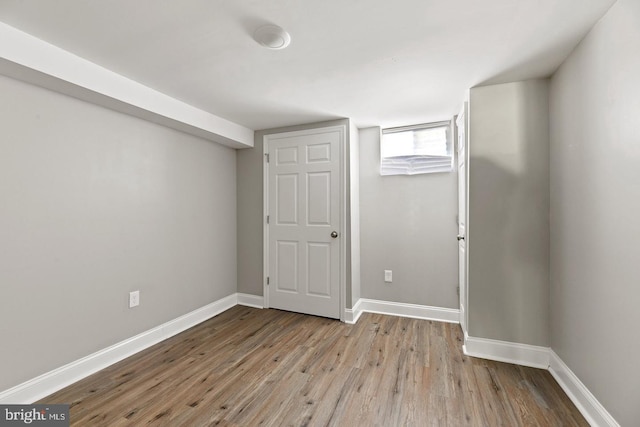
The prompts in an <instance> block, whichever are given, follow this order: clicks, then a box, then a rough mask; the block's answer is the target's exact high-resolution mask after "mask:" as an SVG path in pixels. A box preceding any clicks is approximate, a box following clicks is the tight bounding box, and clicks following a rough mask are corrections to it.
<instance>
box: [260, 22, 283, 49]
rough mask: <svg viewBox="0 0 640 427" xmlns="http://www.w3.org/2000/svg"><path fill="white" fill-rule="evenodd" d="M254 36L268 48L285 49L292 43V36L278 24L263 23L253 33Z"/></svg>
mask: <svg viewBox="0 0 640 427" xmlns="http://www.w3.org/2000/svg"><path fill="white" fill-rule="evenodd" d="M253 38H254V39H255V40H256V41H257V42H258V43H260V44H261V45H262V46H264V47H266V48H267V49H284V48H285V47H287V46H289V43H291V36H290V35H289V33H287V32H286V31H285V30H283V29H282V28H280V27H278V26H277V25H270V24H269V25H263V26H262V27H260V28H258V29H257V30H256V32H255V33H253Z"/></svg>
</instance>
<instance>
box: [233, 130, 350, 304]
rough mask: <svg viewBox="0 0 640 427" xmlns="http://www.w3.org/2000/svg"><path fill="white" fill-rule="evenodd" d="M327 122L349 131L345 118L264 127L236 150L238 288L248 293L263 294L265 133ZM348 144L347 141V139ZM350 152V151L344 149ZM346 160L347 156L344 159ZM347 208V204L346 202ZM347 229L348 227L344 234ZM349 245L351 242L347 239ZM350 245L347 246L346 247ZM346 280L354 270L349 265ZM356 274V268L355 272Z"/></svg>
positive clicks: (348, 296)
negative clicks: (250, 142) (251, 144)
mask: <svg viewBox="0 0 640 427" xmlns="http://www.w3.org/2000/svg"><path fill="white" fill-rule="evenodd" d="M329 126H346V130H347V138H348V137H349V133H350V126H351V124H350V122H349V120H348V119H340V120H331V121H326V122H321V123H313V124H308V125H300V126H289V127H283V128H275V129H266V130H261V131H257V132H256V133H255V142H254V147H253V148H247V149H243V150H239V151H238V153H237V183H238V199H237V203H238V204H237V211H238V231H237V235H238V292H241V293H246V294H250V295H259V296H261V295H262V294H263V284H262V272H263V241H262V240H263V230H262V226H263V221H264V218H263V215H264V210H263V209H264V208H263V205H262V203H263V199H262V197H263V166H264V159H263V138H264V136H265V135H270V134H274V133H281V132H293V131H298V130H304V129H316V128H320V127H329ZM346 143H347V144H348V143H349V141H346ZM347 154H348V155H350V154H351V153H350V151H349V150H347ZM347 160H349V159H347ZM347 210H348V211H349V212H350V205H349V206H347ZM348 233H349V230H347V234H348ZM347 243H348V245H350V242H349V241H347ZM349 247H350V246H348V248H349ZM347 274H348V276H349V280H350V279H351V277H352V274H354V273H353V271H352V269H351V268H349V269H348V271H347ZM355 274H357V272H356V273H355ZM350 301H351V286H350V285H348V286H347V301H346V303H347V305H348V306H349V307H351V305H350V304H349V302H350Z"/></svg>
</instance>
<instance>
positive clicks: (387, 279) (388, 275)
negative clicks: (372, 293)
mask: <svg viewBox="0 0 640 427" xmlns="http://www.w3.org/2000/svg"><path fill="white" fill-rule="evenodd" d="M384 281H385V282H386V283H391V282H392V281H393V271H392V270H385V271H384Z"/></svg>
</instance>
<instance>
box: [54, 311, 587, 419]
mask: <svg viewBox="0 0 640 427" xmlns="http://www.w3.org/2000/svg"><path fill="white" fill-rule="evenodd" d="M461 334H462V332H461V330H460V327H459V326H458V325H453V324H447V323H440V322H432V321H427V320H416V319H407V318H400V317H392V316H384V315H378V314H369V313H365V314H363V315H362V317H361V318H360V320H359V321H358V323H357V324H356V325H346V324H344V323H340V322H338V321H334V320H329V319H324V318H319V317H313V316H305V315H302V314H296V313H289V312H283V311H278V310H258V309H253V308H248V307H241V306H236V307H234V308H232V309H230V310H227V311H226V312H224V313H222V314H220V315H219V316H216V317H215V318H213V319H210V320H208V321H207V322H204V323H202V324H200V325H198V326H196V327H194V328H191V329H189V330H188V331H185V332H183V333H181V334H179V335H176V336H175V337H172V338H170V339H168V340H166V341H163V342H161V343H159V344H157V345H155V346H153V347H151V348H149V349H147V350H145V351H143V352H141V353H138V354H136V355H134V356H132V357H130V358H128V359H126V360H123V361H122V362H120V363H117V364H115V365H113V366H110V367H109V368H107V369H104V370H103V371H100V372H98V373H96V374H94V375H92V376H90V377H87V378H85V379H84V380H82V381H80V382H78V383H76V384H73V385H71V386H69V387H67V388H65V389H63V390H61V391H59V392H57V393H55V394H53V395H51V396H49V397H47V398H45V399H43V400H42V403H50V404H51V403H69V404H71V414H70V415H71V425H74V426H138V425H158V426H210V425H211V426H214V425H219V426H259V425H260V426H262V425H264V426H349V427H351V426H385V427H392V426H466V425H469V426H588V423H587V422H586V421H585V419H584V418H583V417H582V415H581V414H580V413H579V412H578V410H577V409H576V407H575V406H574V405H573V404H572V403H571V401H570V400H569V399H568V397H567V396H566V395H565V394H564V392H563V391H562V390H561V389H560V387H559V386H558V385H557V383H556V382H555V381H554V379H553V378H552V377H551V375H550V374H549V373H548V372H547V371H544V370H540V369H532V368H525V367H520V366H515V365H510V364H506V363H499V362H492V361H487V360H482V359H474V358H470V357H466V356H464V355H463V354H462V350H461V344H462V341H461V340H462V336H461Z"/></svg>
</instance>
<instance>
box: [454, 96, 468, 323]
mask: <svg viewBox="0 0 640 427" xmlns="http://www.w3.org/2000/svg"><path fill="white" fill-rule="evenodd" d="M466 106H467V104H466V103H465V106H464V108H463V110H462V112H461V113H460V114H459V115H458V118H457V120H456V126H457V135H458V141H457V144H456V147H457V154H458V280H459V292H460V326H462V330H463V331H464V332H465V334H466V333H467V297H468V293H467V289H468V286H467V284H468V283H467V240H466V237H467V158H466V152H467V127H466V124H467V117H466V116H467V112H466Z"/></svg>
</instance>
